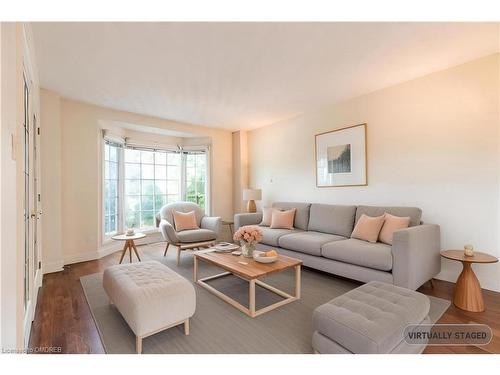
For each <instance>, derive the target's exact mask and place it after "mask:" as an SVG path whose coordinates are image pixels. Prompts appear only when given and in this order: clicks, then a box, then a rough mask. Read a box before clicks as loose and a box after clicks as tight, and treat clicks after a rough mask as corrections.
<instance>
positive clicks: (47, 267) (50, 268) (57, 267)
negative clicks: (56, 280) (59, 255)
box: [42, 260, 64, 275]
mask: <svg viewBox="0 0 500 375" xmlns="http://www.w3.org/2000/svg"><path fill="white" fill-rule="evenodd" d="M63 266H64V261H62V260H56V261H52V262H42V273H43V274H44V275H45V274H46V273H52V272H60V271H62V270H63Z"/></svg>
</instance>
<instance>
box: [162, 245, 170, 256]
mask: <svg viewBox="0 0 500 375" xmlns="http://www.w3.org/2000/svg"><path fill="white" fill-rule="evenodd" d="M169 246H170V244H169V243H168V242H167V246H166V247H165V252H164V253H163V256H166V255H167V251H168V247H169Z"/></svg>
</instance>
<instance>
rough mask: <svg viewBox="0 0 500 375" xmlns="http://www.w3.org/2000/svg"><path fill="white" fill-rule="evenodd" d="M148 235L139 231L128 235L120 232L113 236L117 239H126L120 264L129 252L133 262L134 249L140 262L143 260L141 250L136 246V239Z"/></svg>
mask: <svg viewBox="0 0 500 375" xmlns="http://www.w3.org/2000/svg"><path fill="white" fill-rule="evenodd" d="M144 237H146V235H145V234H144V233H140V232H137V233H135V234H134V235H132V236H127V235H126V234H119V235H116V236H113V237H111V238H112V239H113V240H115V241H125V246H123V251H122V256H121V258H120V264H121V263H122V261H123V257H124V256H125V254H126V253H127V250H128V253H129V259H130V263H132V250H133V251H134V253H135V255H136V256H137V259H139V262H140V261H141V258H140V257H139V252H138V251H137V248H136V247H135V243H134V240H140V239H141V238H144Z"/></svg>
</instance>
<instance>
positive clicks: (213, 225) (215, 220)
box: [200, 216, 222, 238]
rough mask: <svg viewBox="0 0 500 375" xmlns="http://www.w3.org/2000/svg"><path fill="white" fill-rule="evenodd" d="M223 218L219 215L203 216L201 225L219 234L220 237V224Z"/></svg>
mask: <svg viewBox="0 0 500 375" xmlns="http://www.w3.org/2000/svg"><path fill="white" fill-rule="evenodd" d="M221 221H222V219H221V218H220V217H218V216H203V217H202V218H201V225H200V227H201V228H203V229H209V230H211V231H213V232H215V234H216V235H217V238H219V232H220V224H221Z"/></svg>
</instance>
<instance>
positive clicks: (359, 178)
mask: <svg viewBox="0 0 500 375" xmlns="http://www.w3.org/2000/svg"><path fill="white" fill-rule="evenodd" d="M366 127H367V124H366V123H364V124H358V125H352V126H347V127H343V128H340V129H334V130H330V131H327V132H324V133H319V134H316V135H315V138H314V145H315V162H316V165H315V168H316V187H341V186H366V185H368V177H367V176H368V170H367V144H366Z"/></svg>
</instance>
